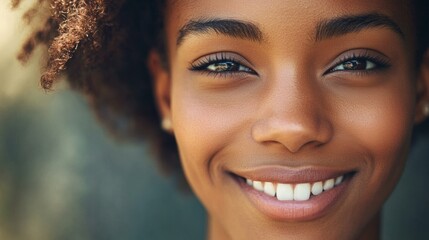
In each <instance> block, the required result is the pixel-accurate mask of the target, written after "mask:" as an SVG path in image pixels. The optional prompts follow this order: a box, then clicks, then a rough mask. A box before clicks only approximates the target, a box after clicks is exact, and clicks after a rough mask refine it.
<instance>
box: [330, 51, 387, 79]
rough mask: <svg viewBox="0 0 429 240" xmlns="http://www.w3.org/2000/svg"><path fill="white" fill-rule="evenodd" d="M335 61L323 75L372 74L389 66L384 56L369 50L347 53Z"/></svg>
mask: <svg viewBox="0 0 429 240" xmlns="http://www.w3.org/2000/svg"><path fill="white" fill-rule="evenodd" d="M337 59H338V60H336V61H335V62H334V64H333V65H331V67H330V68H329V69H328V71H326V72H325V74H329V73H334V72H344V73H353V74H362V73H372V72H377V71H380V70H385V69H387V68H389V67H390V66H391V62H390V59H389V58H388V57H387V56H386V55H384V54H382V53H380V52H378V51H376V50H370V49H363V50H353V51H348V52H345V53H344V54H342V55H340V56H339V57H338V58H337Z"/></svg>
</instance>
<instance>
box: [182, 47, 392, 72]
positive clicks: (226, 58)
mask: <svg viewBox="0 0 429 240" xmlns="http://www.w3.org/2000/svg"><path fill="white" fill-rule="evenodd" d="M353 60H356V61H360V62H363V61H365V64H367V63H368V62H369V63H372V64H373V65H374V67H373V68H371V69H365V70H347V69H343V70H335V68H337V67H339V66H341V65H342V64H345V63H347V62H351V61H353ZM220 63H230V64H235V67H238V68H244V69H245V70H241V71H240V70H239V69H238V70H224V71H213V70H209V69H208V67H210V66H211V65H213V64H220ZM190 65H191V66H190V68H189V70H191V71H195V72H202V73H205V74H207V75H210V76H215V77H219V76H220V77H230V76H235V75H242V74H252V75H257V73H256V72H255V71H254V70H253V69H251V68H250V67H248V66H246V65H245V64H243V63H242V61H240V60H238V59H237V58H236V57H234V56H231V55H229V54H228V53H225V52H221V53H215V54H211V55H208V56H205V57H202V58H200V59H198V60H197V61H196V62H193V63H191V64H190ZM390 66H391V64H390V62H389V60H387V59H385V58H383V57H380V56H374V55H372V54H370V53H368V52H363V53H351V54H349V55H348V56H344V57H341V58H340V59H339V60H338V61H337V62H336V63H335V64H333V66H332V67H330V68H329V69H328V70H327V71H326V72H325V73H324V74H323V75H326V74H330V73H334V72H348V73H353V74H359V75H362V74H369V73H371V72H375V71H380V70H384V69H387V68H389V67H390Z"/></svg>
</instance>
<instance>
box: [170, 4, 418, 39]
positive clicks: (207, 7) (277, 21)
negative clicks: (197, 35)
mask: <svg viewBox="0 0 429 240" xmlns="http://www.w3.org/2000/svg"><path fill="white" fill-rule="evenodd" d="M411 9H412V7H411V1H406V0H360V1H343V0H324V1H320V0H265V1H260V0H216V1H211V0H170V1H167V11H166V31H167V37H168V41H169V42H170V43H171V45H172V44H173V42H174V41H175V40H177V37H178V34H179V31H180V28H181V27H183V26H184V25H185V24H186V23H187V22H189V21H191V20H194V19H213V18H216V19H218V18H220V19H223V18H224V19H238V20H243V21H247V22H251V23H254V24H256V25H257V26H259V27H260V29H261V30H262V32H263V33H264V35H266V36H267V37H268V38H282V37H284V36H285V35H286V34H288V33H289V34H293V35H295V36H305V35H309V34H311V32H312V31H314V28H315V25H317V24H318V23H320V21H324V20H329V19H332V18H335V17H340V16H345V15H357V14H366V13H379V14H383V15H386V16H388V17H389V18H391V19H392V20H394V21H395V22H396V23H397V25H399V27H400V28H401V29H402V30H403V31H404V33H405V35H408V36H409V38H413V37H414V29H413V24H412V16H411V12H412V11H411ZM409 40H410V42H411V40H413V39H409ZM169 45H170V44H169ZM171 45H170V46H171Z"/></svg>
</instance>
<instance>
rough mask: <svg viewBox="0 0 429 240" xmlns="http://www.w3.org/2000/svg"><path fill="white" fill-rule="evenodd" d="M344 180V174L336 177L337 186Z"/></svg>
mask: <svg viewBox="0 0 429 240" xmlns="http://www.w3.org/2000/svg"><path fill="white" fill-rule="evenodd" d="M342 182H343V176H342V175H341V176H339V177H337V178H336V179H335V186H337V185H338V184H340V183H342Z"/></svg>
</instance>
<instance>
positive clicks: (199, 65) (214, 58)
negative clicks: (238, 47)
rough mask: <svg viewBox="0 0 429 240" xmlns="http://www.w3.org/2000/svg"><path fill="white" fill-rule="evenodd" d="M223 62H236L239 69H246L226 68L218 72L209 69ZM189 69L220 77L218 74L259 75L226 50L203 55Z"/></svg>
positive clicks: (227, 75) (223, 75)
mask: <svg viewBox="0 0 429 240" xmlns="http://www.w3.org/2000/svg"><path fill="white" fill-rule="evenodd" d="M221 63H230V64H234V65H235V67H238V68H239V69H240V68H244V69H245V70H239V69H238V70H225V71H219V72H217V71H213V70H209V69H208V68H209V67H210V66H211V65H213V64H221ZM189 70H191V71H196V72H202V73H205V74H207V75H211V76H215V77H218V76H221V77H229V76H235V75H242V74H252V75H257V73H256V72H255V71H254V70H253V69H251V68H250V67H248V66H247V65H246V64H243V63H242V61H241V60H239V59H237V58H236V57H234V56H231V55H229V54H228V53H225V52H220V53H215V54H211V55H208V56H205V57H202V58H200V59H198V60H197V61H196V62H193V63H191V66H190V68H189Z"/></svg>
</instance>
